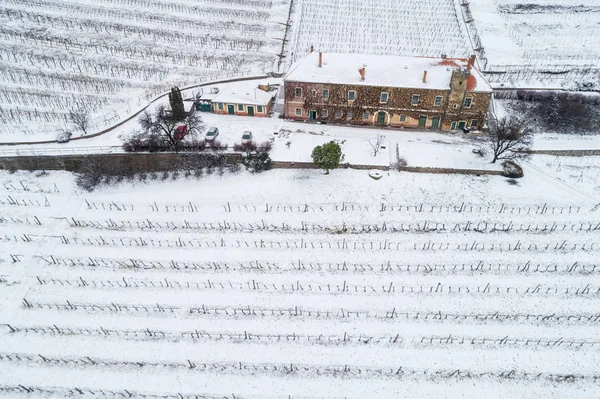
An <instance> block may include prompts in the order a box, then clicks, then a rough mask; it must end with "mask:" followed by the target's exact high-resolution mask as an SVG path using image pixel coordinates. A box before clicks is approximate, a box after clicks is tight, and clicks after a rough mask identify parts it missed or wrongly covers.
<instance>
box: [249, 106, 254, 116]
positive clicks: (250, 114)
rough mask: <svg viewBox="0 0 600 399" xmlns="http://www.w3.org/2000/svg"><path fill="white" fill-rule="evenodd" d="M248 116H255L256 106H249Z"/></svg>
mask: <svg viewBox="0 0 600 399" xmlns="http://www.w3.org/2000/svg"><path fill="white" fill-rule="evenodd" d="M248 116H254V107H251V106H248Z"/></svg>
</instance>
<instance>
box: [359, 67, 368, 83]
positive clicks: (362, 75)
mask: <svg viewBox="0 0 600 399" xmlns="http://www.w3.org/2000/svg"><path fill="white" fill-rule="evenodd" d="M358 73H360V80H361V81H363V82H364V80H365V75H366V73H367V69H366V68H364V67H363V68H360V69H359V70H358Z"/></svg>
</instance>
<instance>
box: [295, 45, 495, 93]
mask: <svg viewBox="0 0 600 399" xmlns="http://www.w3.org/2000/svg"><path fill="white" fill-rule="evenodd" d="M467 65H468V60H466V59H463V58H426V57H397V56H390V55H360V54H336V53H323V65H322V67H320V68H319V53H317V52H313V53H310V54H309V55H308V56H306V57H304V58H303V59H301V60H299V61H297V62H296V63H294V64H293V65H292V67H291V68H290V70H289V72H288V73H287V76H286V78H285V80H286V81H294V82H311V83H331V84H352V85H362V86H382V87H408V88H415V89H441V90H448V89H449V88H450V78H451V76H452V71H453V70H454V69H456V68H467ZM361 68H365V80H364V81H362V80H361V75H360V72H359V69H361ZM424 71H427V79H426V82H425V83H424V82H423V72H424ZM467 90H469V91H479V92H491V91H492V88H491V86H490V85H489V83H488V82H487V81H486V80H485V78H484V77H483V75H482V74H481V73H480V72H479V71H478V70H477V69H475V68H472V69H471V77H470V78H469V81H468V82H467Z"/></svg>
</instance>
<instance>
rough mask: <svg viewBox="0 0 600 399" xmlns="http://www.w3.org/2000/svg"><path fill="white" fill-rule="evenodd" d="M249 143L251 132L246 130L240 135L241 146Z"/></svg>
mask: <svg viewBox="0 0 600 399" xmlns="http://www.w3.org/2000/svg"><path fill="white" fill-rule="evenodd" d="M250 141H252V132H251V131H250V130H246V131H245V132H244V133H242V144H245V143H248V142H250Z"/></svg>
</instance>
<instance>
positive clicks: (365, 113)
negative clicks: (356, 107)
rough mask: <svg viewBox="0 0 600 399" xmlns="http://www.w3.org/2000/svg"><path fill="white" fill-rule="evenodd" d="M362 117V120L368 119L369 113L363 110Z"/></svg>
mask: <svg viewBox="0 0 600 399" xmlns="http://www.w3.org/2000/svg"><path fill="white" fill-rule="evenodd" d="M363 119H364V120H368V119H369V113H368V112H363Z"/></svg>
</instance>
